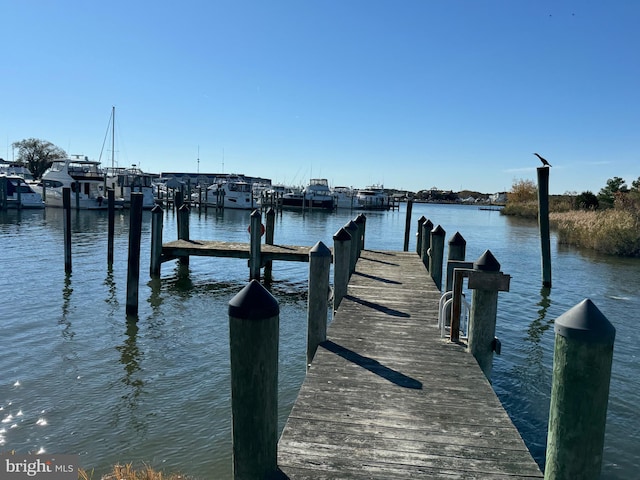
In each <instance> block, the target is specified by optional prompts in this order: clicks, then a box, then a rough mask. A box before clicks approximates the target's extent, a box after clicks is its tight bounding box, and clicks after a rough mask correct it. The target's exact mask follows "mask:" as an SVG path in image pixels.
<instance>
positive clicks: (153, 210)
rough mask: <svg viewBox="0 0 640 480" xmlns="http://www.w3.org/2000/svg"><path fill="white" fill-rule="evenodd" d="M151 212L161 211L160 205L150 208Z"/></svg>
mask: <svg viewBox="0 0 640 480" xmlns="http://www.w3.org/2000/svg"><path fill="white" fill-rule="evenodd" d="M151 213H156V214H157V213H162V207H161V206H160V205H154V206H153V208H152V209H151Z"/></svg>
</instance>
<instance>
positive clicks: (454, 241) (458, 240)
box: [449, 232, 467, 245]
mask: <svg viewBox="0 0 640 480" xmlns="http://www.w3.org/2000/svg"><path fill="white" fill-rule="evenodd" d="M466 244H467V241H466V240H465V239H464V237H463V236H462V235H460V232H456V234H455V235H454V236H453V237H451V240H449V245H466Z"/></svg>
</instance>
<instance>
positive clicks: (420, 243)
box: [416, 215, 427, 255]
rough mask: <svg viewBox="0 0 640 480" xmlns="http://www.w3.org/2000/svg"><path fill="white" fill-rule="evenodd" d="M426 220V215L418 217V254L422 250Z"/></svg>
mask: <svg viewBox="0 0 640 480" xmlns="http://www.w3.org/2000/svg"><path fill="white" fill-rule="evenodd" d="M426 221H427V219H426V217H425V216H424V215H422V216H421V217H420V218H419V219H418V231H417V233H416V253H417V254H418V255H420V253H421V252H422V225H423V224H424V222H426Z"/></svg>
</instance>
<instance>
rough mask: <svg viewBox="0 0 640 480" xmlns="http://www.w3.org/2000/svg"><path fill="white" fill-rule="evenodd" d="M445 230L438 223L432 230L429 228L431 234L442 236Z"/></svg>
mask: <svg viewBox="0 0 640 480" xmlns="http://www.w3.org/2000/svg"><path fill="white" fill-rule="evenodd" d="M446 233H447V232H445V231H444V228H442V227H441V226H440V225H438V226H437V227H436V228H434V229H433V230H431V234H432V235H440V236H442V237H444V235H445V234H446Z"/></svg>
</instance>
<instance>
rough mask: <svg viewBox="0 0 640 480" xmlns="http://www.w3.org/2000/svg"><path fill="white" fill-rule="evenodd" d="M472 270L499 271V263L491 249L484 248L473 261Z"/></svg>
mask: <svg viewBox="0 0 640 480" xmlns="http://www.w3.org/2000/svg"><path fill="white" fill-rule="evenodd" d="M473 269H474V270H482V271H485V272H499V271H500V263H499V262H498V260H496V257H494V256H493V253H491V250H486V251H485V252H484V253H483V254H482V255H480V258H478V260H476V261H475V262H473Z"/></svg>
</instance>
